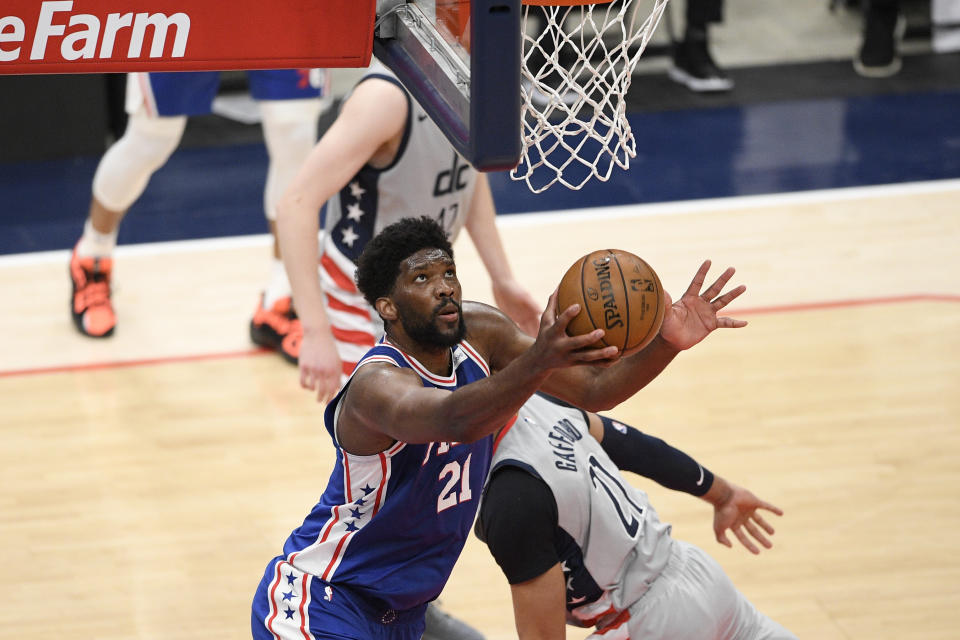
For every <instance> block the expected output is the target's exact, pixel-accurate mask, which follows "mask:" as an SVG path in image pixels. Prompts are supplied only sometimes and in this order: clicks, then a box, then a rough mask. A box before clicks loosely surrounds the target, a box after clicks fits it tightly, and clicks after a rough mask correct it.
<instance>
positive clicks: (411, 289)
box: [390, 249, 466, 348]
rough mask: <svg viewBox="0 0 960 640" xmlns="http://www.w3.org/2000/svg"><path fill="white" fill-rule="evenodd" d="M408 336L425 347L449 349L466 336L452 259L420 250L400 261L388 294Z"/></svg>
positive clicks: (434, 251)
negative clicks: (391, 290) (395, 278)
mask: <svg viewBox="0 0 960 640" xmlns="http://www.w3.org/2000/svg"><path fill="white" fill-rule="evenodd" d="M390 298H391V299H392V300H393V302H394V304H395V305H396V308H397V316H398V319H399V320H400V323H401V325H402V326H403V330H404V331H405V332H406V334H407V335H408V336H410V337H411V338H413V339H414V340H416V341H417V342H420V343H422V344H424V346H427V347H442V348H447V347H451V346H453V345H455V344H457V343H458V342H460V340H462V339H463V336H464V335H465V334H466V325H465V324H464V320H463V313H462V311H461V307H460V305H461V291H460V281H459V280H458V279H457V268H456V265H455V264H454V262H453V258H451V257H450V256H449V255H447V253H446V252H444V251H441V250H440V249H422V250H420V251H418V252H417V253H415V254H413V255H412V256H410V257H409V258H407V259H406V260H404V261H403V263H402V264H401V265H400V275H399V276H398V277H397V281H396V283H395V284H394V287H393V292H392V293H391V294H390Z"/></svg>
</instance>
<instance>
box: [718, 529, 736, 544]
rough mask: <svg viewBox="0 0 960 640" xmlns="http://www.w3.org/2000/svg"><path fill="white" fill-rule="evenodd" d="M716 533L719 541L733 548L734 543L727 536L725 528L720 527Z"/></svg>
mask: <svg viewBox="0 0 960 640" xmlns="http://www.w3.org/2000/svg"><path fill="white" fill-rule="evenodd" d="M715 533H716V534H717V535H716V537H717V542H719V543H720V544H722V545H723V546H725V547H730V548H731V549H732V548H733V543H732V542H730V539H729V538H727V532H726V531H725V530H724V529H719V530H717V531H715Z"/></svg>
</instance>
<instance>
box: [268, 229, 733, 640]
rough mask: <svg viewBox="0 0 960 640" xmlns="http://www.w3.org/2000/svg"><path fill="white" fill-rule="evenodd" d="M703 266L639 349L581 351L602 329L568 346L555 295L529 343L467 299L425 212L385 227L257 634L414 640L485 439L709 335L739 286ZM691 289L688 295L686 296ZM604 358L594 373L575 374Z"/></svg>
mask: <svg viewBox="0 0 960 640" xmlns="http://www.w3.org/2000/svg"><path fill="white" fill-rule="evenodd" d="M708 269H709V262H705V263H704V264H703V265H702V266H701V267H700V269H699V270H698V271H697V274H696V276H695V277H694V280H693V283H692V284H691V287H690V289H689V290H688V293H687V294H685V295H684V296H683V298H681V299H680V300H678V301H677V302H676V303H674V304H671V305H668V309H667V311H666V313H665V314H664V320H663V325H662V326H661V330H660V334H659V335H658V336H657V338H655V339H654V341H653V342H652V343H651V344H650V345H648V346H647V347H646V348H644V349H643V350H642V351H640V352H638V353H635V354H628V353H624V354H621V353H619V352H618V350H617V348H616V347H606V348H603V349H592V348H589V345H592V344H594V343H595V342H596V341H597V340H599V339H600V337H602V335H603V331H602V330H596V331H592V332H590V333H588V334H584V335H581V336H576V337H571V336H568V335H567V333H566V327H567V324H568V323H569V322H570V320H571V319H572V318H573V317H574V316H575V315H576V314H577V313H578V312H579V306H578V305H573V306H571V307H570V308H568V309H564V310H561V311H560V313H559V314H558V313H556V310H555V309H554V306H555V295H553V296H551V298H550V301H549V302H548V305H547V309H546V310H545V311H544V312H543V315H542V317H541V321H540V327H539V332H538V334H537V337H536V338H532V337H530V336H528V335H526V334H524V333H523V332H521V331H520V330H519V329H518V328H517V326H516V324H514V323H513V321H511V320H510V319H509V318H508V317H507V316H505V315H504V314H503V313H501V312H500V311H498V310H497V309H494V308H493V307H489V306H487V305H483V304H479V303H475V302H464V301H463V300H462V297H461V291H460V283H459V281H458V279H457V273H456V265H455V263H454V261H453V248H452V246H451V245H450V242H449V240H448V239H447V235H446V232H445V231H444V229H443V228H442V227H441V226H440V225H439V224H438V223H437V222H435V221H433V220H431V219H429V218H426V217H423V218H419V219H414V218H407V219H403V220H401V221H400V222H397V223H395V224H393V225H390V226H388V227H387V228H386V229H384V230H383V231H382V232H381V233H380V234H378V235H377V236H376V237H374V238H373V240H371V241H370V243H369V244H368V245H367V246H366V248H365V249H364V251H363V253H362V254H361V255H360V259H359V264H358V267H357V285H358V287H359V289H360V291H361V292H362V293H363V295H364V296H365V298H366V300H367V302H368V303H369V304H370V305H371V306H373V307H374V308H375V309H376V311H377V313H378V315H379V316H380V318H381V319H382V320H383V324H384V330H385V335H384V337H383V338H382V339H381V341H380V342H379V343H378V344H377V345H376V346H375V347H373V348H372V349H371V350H370V351H368V352H367V354H366V355H365V356H363V358H361V359H360V362H359V363H358V364H357V367H356V369H355V370H354V372H353V374H352V375H351V377H350V378H349V379H348V380H347V382H346V384H345V385H344V386H343V387H342V388H341V389H340V391H339V392H338V393H337V394H336V395H335V396H334V398H333V400H332V401H331V402H330V403H329V405H328V406H327V408H326V411H325V412H324V423H325V426H326V428H327V431H328V432H329V433H330V435H331V437H332V438H333V442H334V445H335V448H336V455H337V458H336V464H335V467H334V470H333V472H332V474H331V476H330V479H329V481H328V484H327V488H326V490H325V491H324V493H323V495H322V497H321V498H320V501H319V502H318V503H317V504H316V505H315V506H314V508H313V510H312V511H311V513H310V514H309V515H308V516H307V518H306V520H304V522H303V524H302V525H301V526H300V527H299V528H297V529H296V530H294V532H293V533H292V534H291V535H290V537H289V538H288V539H287V542H286V544H285V545H284V549H283V554H282V555H280V556H278V557H276V558H274V559H273V560H272V561H271V562H270V563H269V564H268V566H267V568H266V571H265V572H264V576H263V579H262V580H261V582H260V585H259V587H258V589H257V592H256V595H255V597H254V602H253V607H252V630H253V636H254V637H255V638H258V639H263V640H267V639H269V638H274V639H277V638H304V637H313V638H357V639H359V638H391V639H396V640H407V639H409V640H415V639H418V638H420V636H421V634H422V633H423V629H424V611H425V609H426V606H427V603H428V602H430V601H431V600H433V599H434V598H436V596H437V595H438V594H439V593H440V591H441V590H442V589H443V586H444V584H445V583H446V581H447V579H448V577H449V575H450V572H451V570H452V569H453V565H454V563H455V562H456V559H457V557H458V556H459V554H460V552H461V550H462V548H463V545H464V542H465V540H466V537H467V535H468V534H469V530H470V527H471V526H472V523H473V520H474V516H475V515H476V511H477V507H478V501H479V498H480V492H481V490H482V487H483V483H484V479H485V477H486V475H487V471H488V470H489V466H490V460H491V456H492V451H493V442H492V437H493V436H492V434H493V433H494V432H496V431H497V430H499V429H500V428H502V427H503V426H504V425H506V424H508V423H509V422H510V420H511V419H513V418H514V416H515V415H516V412H517V410H518V409H519V408H520V407H521V406H522V405H523V403H524V402H526V401H527V399H528V398H529V397H530V396H531V395H532V394H533V393H534V392H535V391H536V390H537V389H539V388H543V389H544V390H545V391H547V392H549V393H552V394H554V395H556V396H558V397H560V398H562V399H564V400H566V401H568V402H571V403H574V404H576V405H578V406H584V407H588V408H590V409H591V410H593V409H601V408H605V407H611V406H614V405H616V404H618V403H619V402H621V401H623V400H624V399H626V398H628V397H630V396H631V395H632V394H634V393H635V392H636V391H638V390H639V389H641V388H643V387H644V386H646V384H647V383H649V382H650V381H651V380H653V379H654V378H655V377H656V376H657V375H658V374H659V373H660V372H661V371H662V370H663V369H664V368H665V367H666V366H667V365H668V364H669V363H670V362H671V361H672V360H673V358H674V357H675V356H676V355H677V353H679V351H681V350H684V349H688V348H690V347H692V346H693V345H695V344H697V343H698V342H700V341H701V340H703V339H704V338H705V337H706V336H707V335H708V334H709V333H711V332H712V331H713V330H714V329H716V328H718V327H724V328H736V327H743V326H745V325H746V322H744V321H741V320H735V319H732V318H725V317H718V316H717V313H718V311H720V310H721V309H723V308H724V307H725V306H726V305H727V304H728V303H729V302H730V301H731V300H734V299H735V298H736V297H738V296H739V295H740V294H741V293H742V292H743V291H744V289H745V288H744V287H743V286H739V287H736V288H734V289H732V290H730V291H728V292H726V293H722V294H721V291H722V290H723V288H724V287H725V286H726V284H727V282H728V281H729V279H730V277H731V276H732V275H733V269H727V270H726V271H725V272H724V273H723V274H722V275H721V276H720V277H719V278H718V279H717V280H716V282H714V283H713V284H712V285H711V286H709V287H708V288H707V289H706V290H705V291H703V292H702V293H701V291H700V290H701V288H702V287H703V282H704V278H705V277H706V273H707V270H708ZM692 291H696V294H691V292H692ZM596 364H602V365H605V366H602V367H601V366H586V365H596Z"/></svg>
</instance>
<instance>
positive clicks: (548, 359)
mask: <svg viewBox="0 0 960 640" xmlns="http://www.w3.org/2000/svg"><path fill="white" fill-rule="evenodd" d="M556 306H557V292H556V290H554V292H553V293H552V294H550V299H549V300H548V301H547V308H546V309H544V311H543V315H541V316H540V328H539V331H538V332H537V340H536V342H534V343H533V346H532V347H530V349H531V351H533V353H534V356H535V358H536V359H537V362H538V363H539V364H540V365H541V366H543V367H545V368H547V369H557V368H560V367H570V366H573V365H578V364H607V363H609V362H610V361H611V360H614V359H615V358H616V357H617V356H618V352H619V349H617V348H616V347H604V348H602V349H595V348H589V347H590V345H592V344H594V343H595V342H597V341H598V340H600V338H602V337H603V333H604V332H603V329H594V330H593V331H591V332H590V333H585V334H583V335H580V336H570V335H567V325H569V324H570V321H571V320H573V318H574V317H575V316H576V315H577V314H578V313H579V312H580V305H578V304H573V305H570V306H569V307H568V308H566V309H564V310H563V311H562V312H560V313H559V314H558V313H557V309H556Z"/></svg>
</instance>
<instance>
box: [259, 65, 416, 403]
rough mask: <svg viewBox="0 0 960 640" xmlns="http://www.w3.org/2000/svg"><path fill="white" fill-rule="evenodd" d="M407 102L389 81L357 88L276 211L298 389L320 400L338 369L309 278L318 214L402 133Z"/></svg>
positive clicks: (313, 270)
mask: <svg viewBox="0 0 960 640" xmlns="http://www.w3.org/2000/svg"><path fill="white" fill-rule="evenodd" d="M406 114H407V102H406V97H405V96H404V94H403V92H402V91H401V90H400V89H399V88H398V87H397V86H396V85H394V84H393V83H390V82H387V81H385V80H379V79H371V80H367V81H364V82H362V83H360V84H359V85H358V87H357V88H356V89H355V90H354V92H353V94H352V95H351V96H350V98H349V99H348V100H347V101H346V102H345V103H344V105H343V108H342V110H341V112H340V115H339V116H338V117H337V119H336V120H335V121H334V123H333V124H332V125H331V126H330V129H329V130H328V131H327V132H326V133H325V134H324V136H323V137H322V138H321V139H320V141H319V142H318V143H317V144H316V146H315V147H314V148H313V150H312V151H311V152H310V155H309V156H308V157H307V159H306V161H305V162H304V165H303V166H302V167H301V168H300V170H299V172H298V173H297V175H296V176H295V177H294V179H293V181H292V182H291V183H290V185H289V186H288V187H287V189H286V190H285V191H284V193H283V195H282V196H281V198H280V202H279V203H278V206H277V239H278V241H279V244H280V253H281V256H282V257H283V263H284V266H285V267H286V270H287V275H288V276H289V278H290V285H291V287H292V289H293V300H294V305H295V307H296V310H297V315H298V316H299V318H300V322H301V323H302V325H303V331H304V337H303V343H302V345H301V350H300V358H299V367H300V384H301V386H303V387H304V388H305V389H311V390H314V391H316V393H317V399H318V400H319V401H321V402H323V401H325V400H327V399H328V398H329V397H330V396H332V395H333V393H334V392H335V391H336V390H337V388H338V387H339V385H340V376H341V373H342V370H343V369H342V365H341V363H340V357H339V355H338V353H337V349H336V345H335V342H334V340H333V337H332V335H331V331H330V325H329V323H328V321H327V316H326V312H325V311H324V305H323V291H322V289H321V286H320V279H319V276H318V274H317V256H318V255H319V244H318V241H317V232H318V228H319V223H318V219H319V212H320V208H321V207H322V206H323V204H324V203H325V202H326V201H327V200H328V199H329V198H330V197H331V196H332V195H333V194H334V193H336V192H337V191H339V190H340V189H342V188H343V187H344V186H345V185H346V183H347V181H348V180H350V178H351V177H353V176H354V175H355V174H356V173H357V171H359V170H360V168H361V167H362V166H363V165H364V164H366V163H367V162H368V161H370V160H371V158H373V157H374V156H376V155H377V154H379V153H383V148H384V147H385V146H389V145H390V141H391V140H393V139H394V138H397V137H398V136H400V135H402V132H403V128H404V126H405V122H406Z"/></svg>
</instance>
